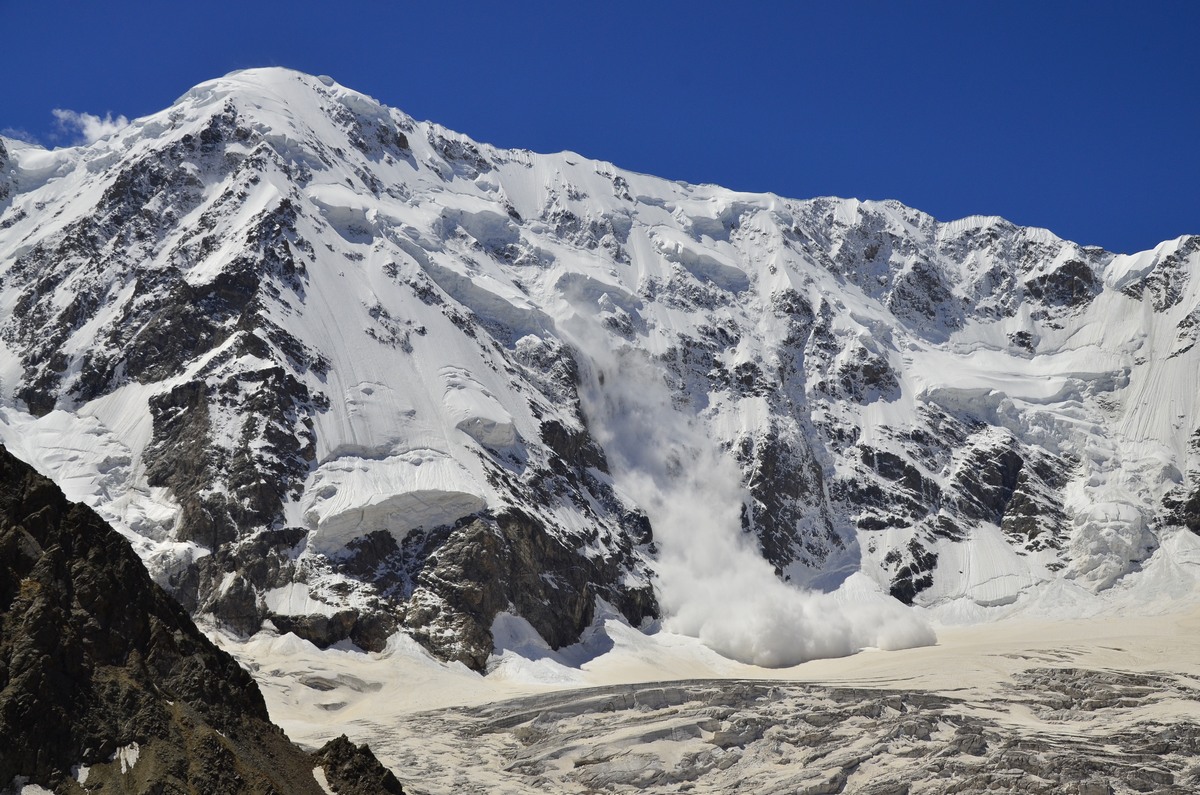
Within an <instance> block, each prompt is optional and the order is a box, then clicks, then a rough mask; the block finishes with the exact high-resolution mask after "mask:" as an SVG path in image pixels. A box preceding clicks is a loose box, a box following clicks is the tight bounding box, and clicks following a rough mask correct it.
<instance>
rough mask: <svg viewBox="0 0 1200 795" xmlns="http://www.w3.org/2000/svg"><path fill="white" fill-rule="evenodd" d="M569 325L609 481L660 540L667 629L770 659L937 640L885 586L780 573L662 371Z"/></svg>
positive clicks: (771, 662) (731, 652) (725, 461)
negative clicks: (831, 584)
mask: <svg viewBox="0 0 1200 795" xmlns="http://www.w3.org/2000/svg"><path fill="white" fill-rule="evenodd" d="M572 325H573V326H574V328H575V329H576V330H577V331H578V330H585V329H586V331H584V332H583V333H582V334H579V335H576V336H574V337H573V340H574V341H575V342H576V344H577V345H579V346H580V348H581V349H582V350H584V351H585V358H586V360H587V361H588V363H589V370H588V376H589V379H588V384H587V387H586V388H585V389H584V390H583V392H582V397H583V401H584V410H585V412H586V413H587V417H588V421H589V423H588V424H589V427H591V428H592V431H593V433H594V434H595V435H596V437H597V440H598V441H599V442H600V443H601V445H602V446H603V447H604V449H605V451H606V452H607V453H608V455H609V459H610V461H611V462H612V465H613V467H614V475H615V477H616V482H617V486H618V488H619V489H620V490H621V491H622V492H623V493H624V494H626V495H628V496H630V497H631V498H632V499H633V501H634V502H636V503H637V504H638V505H640V506H641V507H642V508H643V509H644V510H645V511H646V513H647V515H648V516H649V517H650V522H651V524H652V525H653V527H654V529H655V534H656V538H657V539H658V542H659V551H660V554H659V557H658V559H657V564H656V570H657V572H658V580H657V585H658V587H659V593H660V596H659V598H660V599H661V601H662V605H663V609H664V612H665V618H666V621H665V622H664V628H666V629H668V630H671V631H674V632H678V633H680V634H682V635H688V636H690V637H694V638H698V639H699V640H700V641H701V642H703V643H704V644H705V645H706V646H708V647H709V648H711V649H713V650H714V651H717V652H719V653H721V654H723V655H725V656H727V657H730V658H732V659H735V660H738V661H739V662H745V663H751V664H754V665H761V666H764V667H769V668H779V667H784V666H791V665H796V664H798V663H801V662H805V661H807V660H812V659H816V658H822V657H843V656H846V655H849V654H853V653H855V652H857V651H860V650H862V649H863V648H864V647H868V646H871V647H877V648H881V649H904V648H911V647H913V646H924V645H929V644H932V643H935V642H936V638H935V636H934V633H933V630H932V629H931V628H930V627H929V625H928V623H927V622H926V621H925V620H924V619H922V618H920V617H918V616H917V615H915V614H914V613H913V611H912V610H911V609H908V608H906V607H904V606H903V605H901V604H899V603H898V602H896V601H895V600H892V599H889V598H887V597H885V596H882V595H875V596H874V598H872V596H873V594H871V592H870V591H868V592H866V593H860V594H857V597H858V600H860V601H857V602H854V601H847V600H846V598H845V597H846V596H847V594H839V595H840V596H842V597H843V598H842V599H839V598H837V596H835V595H833V594H822V593H816V592H812V591H804V590H800V589H797V588H795V587H793V586H791V585H789V584H787V583H784V582H781V581H780V580H779V579H778V578H777V577H776V576H775V572H774V571H773V569H772V568H771V565H770V564H769V563H767V561H766V560H764V559H763V557H762V555H761V553H760V552H759V550H758V549H757V548H756V546H755V545H754V544H753V542H752V539H747V537H746V535H745V534H743V533H742V529H741V511H742V509H743V506H744V505H745V504H746V502H747V500H748V499H749V494H748V492H747V490H746V488H745V487H744V486H743V485H742V473H741V472H740V471H739V470H738V468H737V466H736V464H735V463H734V462H733V461H732V460H730V458H729V457H728V456H727V455H725V454H724V453H723V452H722V451H721V450H720V449H719V448H718V447H717V446H716V445H715V444H714V442H713V440H712V437H711V436H710V435H708V434H707V433H705V431H704V429H703V428H702V427H701V425H700V423H699V422H698V421H697V419H696V418H695V417H691V416H688V415H687V414H685V413H682V412H680V411H679V409H678V408H676V406H675V405H674V404H673V402H672V397H671V393H670V392H669V391H668V389H667V387H666V384H665V379H664V377H663V372H662V370H661V369H660V368H658V367H656V366H655V365H654V364H652V363H651V362H649V361H647V358H646V356H645V355H644V353H643V352H642V351H638V350H636V349H633V348H630V347H622V348H620V349H618V350H616V351H615V352H613V351H610V350H608V349H606V348H605V347H603V343H604V341H603V338H602V336H601V335H599V334H596V333H595V331H594V327H593V326H592V324H589V323H588V322H587V321H586V320H584V319H582V318H579V319H578V322H576V323H574V324H572ZM580 340H586V342H585V343H582V344H581V343H580Z"/></svg>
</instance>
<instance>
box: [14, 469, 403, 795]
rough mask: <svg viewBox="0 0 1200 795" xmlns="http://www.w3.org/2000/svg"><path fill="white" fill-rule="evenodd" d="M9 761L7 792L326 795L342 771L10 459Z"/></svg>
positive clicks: (134, 567)
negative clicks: (309, 747) (329, 765)
mask: <svg viewBox="0 0 1200 795" xmlns="http://www.w3.org/2000/svg"><path fill="white" fill-rule="evenodd" d="M0 749H3V752H2V753H0V787H5V786H9V787H14V786H16V785H19V784H20V783H22V782H24V783H36V784H38V785H41V786H43V787H49V788H51V789H53V790H54V791H55V792H83V791H85V789H84V787H83V786H82V784H83V783H86V791H89V792H139V793H140V792H147V793H148V792H155V793H190V792H222V793H312V795H320V793H321V792H322V789H321V787H320V786H319V785H318V784H317V782H316V779H314V778H313V768H314V766H315V764H317V763H318V762H324V760H326V758H338V759H340V758H341V757H329V756H328V755H326V756H321V757H319V758H318V759H314V757H312V756H309V755H308V754H306V753H305V752H303V751H301V750H300V749H299V748H297V747H296V746H295V745H293V744H292V743H291V742H290V741H289V740H288V738H287V736H286V735H285V734H284V733H283V731H282V730H281V729H279V728H278V727H277V726H275V725H274V724H272V723H271V722H270V718H269V716H268V715H267V709H266V704H265V702H264V701H263V697H262V694H261V693H260V692H259V690H258V686H257V685H256V684H255V683H254V680H253V679H252V678H251V677H250V674H248V673H247V672H246V671H245V670H243V669H242V668H241V667H239V666H238V664H237V663H236V662H235V661H234V660H233V658H232V657H230V656H229V655H228V654H226V653H224V652H222V651H221V650H219V649H218V648H217V647H216V646H214V645H213V644H212V642H210V641H209V640H208V639H207V638H206V637H205V636H204V635H203V634H202V633H201V632H200V630H199V629H197V628H196V626H195V624H193V623H192V621H191V619H190V618H189V617H188V615H187V613H186V612H185V611H184V610H183V608H182V607H180V606H179V605H178V604H177V603H175V602H174V601H173V600H172V599H171V598H170V597H169V596H167V594H166V593H165V592H164V591H163V590H162V589H161V588H159V587H158V586H157V585H155V584H154V583H153V582H152V581H151V579H150V577H149V575H148V574H147V573H146V570H145V568H144V567H143V565H142V562H141V561H140V560H139V559H138V557H137V555H136V554H134V552H133V550H132V548H131V547H130V546H129V544H128V543H127V542H126V541H125V540H124V539H123V538H121V536H120V535H118V534H117V533H116V532H115V531H114V530H112V529H111V528H110V527H108V526H107V525H106V524H105V523H104V522H103V521H102V520H101V519H100V517H98V516H97V515H96V514H95V513H94V512H93V511H92V510H91V509H90V508H88V507H86V506H84V505H81V504H78V503H71V502H69V501H68V500H67V499H66V498H65V497H64V496H63V493H62V492H61V491H60V490H59V489H58V487H57V486H55V485H54V484H53V483H51V482H50V481H49V480H47V479H46V478H44V477H42V476H41V475H39V474H37V473H36V472H34V471H33V470H32V469H31V468H30V467H28V466H27V465H25V464H24V463H22V462H21V461H19V460H17V459H16V458H15V457H13V456H12V455H11V454H9V453H8V452H7V451H6V450H4V449H3V448H0ZM372 763H373V765H374V767H371V764H372ZM353 766H354V767H355V768H356V769H370V770H375V769H376V768H379V763H378V762H377V761H375V760H374V758H373V757H371V756H370V754H369V752H368V751H366V750H365V748H360V749H357V750H356V751H355V755H354V757H353ZM379 769H381V768H379ZM373 775H374V774H373ZM339 780H340V779H339ZM391 780H392V781H394V778H393V779H391ZM335 787H336V785H335ZM338 791H339V792H365V791H366V790H364V789H362V788H361V786H359V787H358V788H350V789H339V790H338ZM376 791H385V792H399V791H400V790H399V789H398V785H397V788H396V789H382V790H376Z"/></svg>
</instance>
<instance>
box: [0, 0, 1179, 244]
mask: <svg viewBox="0 0 1200 795" xmlns="http://www.w3.org/2000/svg"><path fill="white" fill-rule="evenodd" d="M0 30H2V31H3V35H2V36H0V40H2V44H0V67H2V73H3V74H4V81H3V84H2V87H0V129H3V128H8V129H9V130H14V129H15V130H21V131H24V132H26V133H28V134H30V135H32V136H34V137H36V138H38V139H39V140H41V141H42V142H43V143H47V144H50V145H53V144H54V143H55V139H54V138H53V135H54V133H55V120H54V117H53V116H52V113H51V111H52V110H53V109H54V108H64V109H70V110H74V111H80V112H88V113H95V114H99V115H103V114H104V113H106V112H112V113H114V114H124V115H126V116H129V117H131V118H132V117H135V116H140V115H144V114H147V113H151V112H153V111H156V110H159V109H161V108H163V107H165V106H166V105H168V104H169V103H170V102H172V101H173V100H174V99H175V98H176V97H178V96H179V95H180V94H182V93H183V92H184V91H186V90H187V89H188V88H190V87H191V86H192V85H194V84H195V83H198V82H200V81H202V80H206V79H208V78H211V77H215V76H218V75H221V74H224V73H226V72H228V71H231V70H234V69H239V68H244V67H250V66H262V65H280V66H289V67H293V68H296V69H301V70H303V71H306V72H311V73H317V74H329V75H332V76H333V77H334V78H336V79H337V80H338V81H339V82H341V83H343V84H345V85H347V86H350V87H352V88H356V89H358V90H360V91H363V92H365V93H367V94H370V95H372V96H374V97H375V98H377V99H379V100H380V101H382V102H384V103H385V104H388V105H392V106H395V107H398V108H401V109H403V110H405V111H406V112H408V113H410V114H411V115H413V116H416V117H417V118H422V119H432V120H434V121H437V122H440V123H442V124H445V125H446V126H448V127H451V128H453V129H456V130H459V131H461V132H465V133H467V134H469V135H471V136H472V137H474V138H477V139H479V140H483V141H487V142H490V143H494V144H497V145H500V146H511V147H524V148H528V149H533V150H536V151H557V150H561V149H572V150H575V151H577V152H580V153H582V154H585V155H587V156H590V157H595V158H600V159H604V160H610V161H612V162H614V163H616V164H617V165H619V166H622V167H624V168H630V169H634V170H637V171H644V172H649V173H653V174H657V175H660V176H664V177H668V178H672V179H684V180H688V181H692V182H715V183H719V184H722V185H725V186H728V187H730V188H735V189H739V190H748V191H773V192H775V193H779V194H782V195H785V196H790V197H796V198H804V197H809V196H816V195H837V196H856V197H859V198H870V199H882V198H895V199H899V200H900V201H903V202H905V203H906V204H910V205H912V206H914V207H917V208H919V209H922V210H925V211H926V212H929V213H932V214H933V215H934V216H936V217H938V218H942V219H951V218H957V217H961V216H964V215H970V214H974V213H984V214H995V215H1003V216H1005V217H1007V218H1009V219H1010V220H1012V221H1015V222H1017V223H1021V224H1029V225H1036V226H1045V227H1048V228H1050V229H1051V230H1053V231H1054V232H1056V233H1057V234H1059V235H1061V236H1063V237H1066V238H1069V239H1072V240H1076V241H1078V242H1080V243H1085V244H1095V245H1102V246H1104V247H1106V248H1109V249H1111V250H1115V251H1135V250H1140V249H1144V248H1149V247H1151V246H1153V245H1154V244H1155V243H1157V242H1159V241H1160V240H1163V239H1167V238H1172V237H1176V236H1178V235H1181V234H1194V233H1200V3H1197V2H1142V3H1135V2H1124V3H1110V2H1088V3H1085V2H1075V3H1055V2H1048V1H1047V2H1016V1H1015V0H1012V1H1009V2H976V1H975V0H961V1H960V2H946V3H941V2H939V3H934V2H824V1H822V2H817V1H816V0H812V1H811V2H810V1H809V0H795V1H794V2H760V3H746V4H741V5H739V4H735V3H729V2H720V3H717V2H707V0H691V1H690V2H654V0H641V1H640V2H625V0H612V1H610V2H603V3H569V2H562V1H561V0H558V2H527V3H516V2H514V3H505V2H475V1H474V0H460V1H459V2H454V3H440V2H425V3H419V4H418V3H411V2H349V3H341V4H335V3H328V2H326V3H314V2H308V1H307V0H294V1H293V2H287V3H284V2H260V3H253V2H227V1H226V0H206V1H205V2H197V3H193V2H189V3H179V2H174V0H168V2H161V0H160V2H127V1H125V0H110V2H104V3H98V2H84V1H83V0H77V1H76V2H58V1H57V0H39V1H38V2H27V1H26V0H0ZM59 142H60V143H62V142H64V139H59Z"/></svg>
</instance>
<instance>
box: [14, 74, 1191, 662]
mask: <svg viewBox="0 0 1200 795" xmlns="http://www.w3.org/2000/svg"><path fill="white" fill-rule="evenodd" d="M0 146H3V147H4V148H2V149H0V319H2V322H3V326H2V329H0V400H2V403H0V440H2V441H3V442H4V443H5V444H7V445H8V446H9V447H10V449H12V450H13V451H14V452H16V453H17V454H18V455H21V456H22V457H24V458H25V459H26V460H29V461H31V462H33V463H34V464H35V465H36V466H38V467H39V468H40V469H41V470H42V471H43V472H45V473H47V474H49V475H50V476H52V477H53V478H54V479H55V480H56V482H58V483H59V484H61V485H62V486H63V487H64V489H65V490H66V491H67V493H68V495H69V496H71V497H73V498H75V499H82V500H85V501H86V502H88V503H89V504H90V505H92V506H93V507H95V508H96V509H97V510H98V511H99V512H100V513H101V514H102V515H103V516H105V517H106V518H107V519H109V520H110V521H112V522H113V523H114V525H115V526H116V527H118V528H120V529H121V530H122V531H123V532H124V533H125V534H126V536H127V537H128V538H130V539H131V540H133V541H134V543H135V547H136V548H137V549H138V551H139V553H140V554H141V555H142V557H143V559H144V560H145V561H146V562H147V565H148V566H149V568H150V570H151V572H152V573H153V574H154V575H155V577H156V578H157V579H158V580H159V581H160V582H161V583H162V584H164V585H166V586H167V587H168V588H170V589H171V590H172V591H173V592H174V593H175V594H176V595H177V597H178V598H179V599H180V600H181V601H182V602H183V603H184V604H185V605H186V606H187V607H188V608H189V609H191V610H193V611H195V612H197V613H200V614H211V615H212V616H213V617H215V619H216V620H218V621H220V622H221V623H223V624H224V625H226V626H227V627H229V628H231V629H234V630H236V631H239V632H242V633H252V632H254V631H255V630H257V629H258V628H259V627H260V626H262V625H263V622H264V621H270V622H272V623H273V624H274V626H275V627H276V628H278V629H280V630H291V631H295V632H296V633H297V634H300V635H302V636H304V637H307V638H310V639H312V640H314V641H315V642H317V643H319V644H322V645H327V644H331V643H335V642H337V641H339V640H343V639H346V638H349V639H351V640H353V641H354V642H355V643H357V644H358V645H359V646H361V647H363V648H368V649H379V648H382V646H383V644H384V641H385V640H386V638H387V637H388V636H389V635H391V634H392V633H393V632H394V631H396V630H397V629H404V630H406V631H407V632H409V633H410V634H412V635H413V636H414V637H416V638H417V639H418V640H419V641H421V642H422V643H423V644H424V645H426V646H427V647H428V648H429V649H431V650H432V651H434V652H435V653H436V654H438V655H440V656H442V657H444V658H447V659H457V660H460V661H463V662H465V663H467V664H468V665H470V666H472V667H476V668H481V667H483V666H484V665H485V664H486V661H487V658H488V655H489V654H490V653H491V651H492V646H493V628H494V627H495V626H496V624H495V622H496V621H497V618H498V617H501V618H502V621H503V622H504V623H505V626H509V625H510V624H511V622H512V621H514V620H516V621H518V622H521V621H523V622H527V623H528V624H529V625H531V626H532V627H533V628H534V629H536V630H537V632H538V633H539V634H540V635H541V637H542V638H543V639H544V640H545V641H546V642H547V643H549V644H550V645H551V646H554V647H556V648H557V647H561V646H564V645H568V644H570V643H572V642H574V641H576V640H577V639H578V638H579V637H580V634H581V633H582V632H583V631H584V629H585V628H587V627H588V626H589V624H591V623H592V621H593V618H594V616H596V615H597V613H598V612H600V611H603V610H608V609H609V607H611V608H613V609H615V611H617V612H619V613H620V614H621V615H623V616H624V618H625V620H627V621H629V622H630V623H631V624H634V625H638V624H640V623H641V622H643V621H646V620H648V619H651V618H655V617H659V616H661V615H664V614H665V617H667V618H669V619H671V620H672V621H675V622H676V626H678V627H679V628H680V629H682V630H683V631H685V632H687V633H688V634H694V635H696V636H698V637H701V638H702V639H705V640H706V642H709V643H710V644H711V645H713V646H714V648H718V649H719V650H721V651H723V652H725V653H728V654H730V655H732V656H737V657H741V658H744V659H749V660H753V661H756V662H764V663H770V664H780V663H786V662H794V661H796V660H798V659H805V658H808V657H812V656H819V655H825V654H843V653H847V652H849V651H853V650H855V649H857V648H860V647H862V646H868V645H872V646H901V645H909V644H912V643H917V642H923V641H924V640H927V639H928V633H927V631H926V630H924V628H923V627H922V626H921V625H920V622H919V621H918V620H916V619H914V618H913V616H912V615H910V613H909V612H908V611H906V610H905V609H903V608H901V607H900V606H899V605H898V603H897V602H896V601H895V600H900V601H902V602H906V603H910V604H916V605H919V606H922V607H925V608H929V609H930V610H931V611H932V612H933V614H934V615H937V616H940V617H943V618H950V617H953V618H958V619H962V618H966V619H976V618H981V617H984V616H986V615H987V613H988V610H989V609H994V608H996V607H997V606H1002V605H1009V604H1014V603H1018V604H1019V603H1020V602H1022V601H1023V600H1030V599H1032V598H1033V595H1035V594H1038V593H1043V592H1048V589H1050V590H1052V591H1053V593H1054V594H1055V595H1056V597H1055V598H1058V599H1063V600H1068V601H1070V600H1081V599H1086V598H1089V594H1092V593H1096V592H1105V591H1107V590H1111V589H1112V588H1113V587H1114V586H1115V585H1117V584H1119V583H1121V582H1123V581H1126V580H1127V578H1128V577H1129V575H1131V574H1133V575H1134V576H1137V574H1136V573H1137V572H1139V571H1140V570H1141V569H1142V568H1143V567H1144V566H1145V565H1146V563H1147V561H1149V560H1151V559H1152V558H1153V557H1154V556H1158V557H1159V558H1164V557H1165V558H1167V559H1168V561H1167V562H1168V563H1169V558H1170V556H1171V555H1172V554H1174V553H1173V552H1172V550H1173V549H1176V548H1179V547H1180V544H1183V545H1184V546H1186V545H1187V543H1189V542H1187V541H1186V539H1190V538H1191V535H1190V534H1188V531H1189V530H1190V531H1192V532H1193V533H1195V532H1200V432H1198V430H1197V428H1198V426H1200V416H1198V414H1197V400H1198V398H1197V394H1198V391H1200V390H1198V388H1197V386H1198V384H1197V381H1198V378H1197V374H1198V373H1200V369H1198V368H1200V350H1197V349H1196V348H1195V347H1194V346H1195V343H1196V340H1197V336H1198V335H1200V279H1197V278H1195V276H1196V274H1197V272H1198V270H1200V237H1183V238H1179V239H1177V240H1173V241H1169V242H1166V243H1163V244H1161V245H1160V246H1158V247H1157V248H1156V249H1154V250H1153V251H1148V252H1143V253H1141V254H1137V255H1133V256H1126V255H1114V254H1111V253H1108V252H1105V251H1103V250H1101V249H1097V248H1090V247H1082V246H1079V245H1076V244H1074V243H1070V242H1067V241H1063V240H1060V239H1058V238H1057V237H1055V236H1054V235H1053V234H1051V233H1049V232H1047V231H1046V230H1042V229H1031V228H1021V227H1017V226H1014V225H1012V224H1010V223H1008V222H1006V221H1004V220H1003V219H1000V218H982V217H972V218H967V219H962V220H959V221H954V222H950V223H942V222H939V221H937V220H935V219H933V218H931V217H929V216H928V215H925V214H923V213H921V212H918V211H916V210H913V209H910V208H907V207H905V206H903V205H900V204H898V203H895V202H860V201H855V200H842V199H829V198H821V199H813V200H805V201H800V200H791V199H784V198H780V197H778V196H774V195H762V194H745V193H735V192H732V191H728V190H725V189H722V188H719V187H716V186H710V185H700V186H696V185H687V184H683V183H677V182H670V181H666V180H662V179H658V178H655V177H650V176H645V175H641V174H635V173H631V172H626V171H622V170H621V169H619V168H617V167H615V166H613V165H612V164H609V163H603V162H597V161H593V160H589V159H587V158H584V157H581V156H579V155H576V154H573V153H569V152H568V153H561V154H556V155H540V154H534V153H531V152H528V151H523V150H500V149H496V148H493V147H490V146H487V145H484V144H479V143H476V142H474V141H472V140H470V139H468V138H466V137H465V136H463V135H460V134H458V133H454V132H451V131H449V130H446V129H444V128H442V127H440V126H438V125H436V124H431V123H426V122H417V121H415V120H413V119H411V118H409V117H408V116H406V115H404V114H403V113H401V112H399V111H396V110H393V109H389V108H387V107H384V106H382V105H380V104H378V103H377V102H375V101H374V100H372V99H370V98H368V97H366V96H364V95H362V94H359V93H357V92H354V91H352V90H349V89H347V88H344V87H342V86H340V85H338V84H337V83H335V82H334V81H332V80H330V79H329V78H325V77H319V78H318V77H309V76H306V75H302V74H299V73H296V72H291V71H287V70H282V69H261V70H251V71H246V72H239V73H234V74H231V75H229V76H226V77H224V78H221V79H218V80H214V81H210V82H207V83H204V84H202V85H200V86H198V87H196V88H194V89H192V90H191V91H190V92H188V93H187V94H185V95H184V96H183V97H182V98H180V100H179V101H178V102H176V103H175V104H174V105H173V106H171V107H170V108H168V109H166V110H164V111H162V112H161V113H158V114H155V115H153V116H149V117H146V118H143V119H139V120H137V121H135V122H134V123H133V124H131V125H130V126H129V127H127V128H125V129H124V130H122V131H120V132H118V133H115V134H113V135H110V136H109V137H107V138H104V139H102V140H100V141H97V142H96V143H94V144H91V145H89V146H86V147H78V148H71V149H57V150H53V151H47V150H44V149H40V148H37V147H33V146H29V145H26V144H21V143H18V142H14V141H9V140H7V139H4V140H0ZM1180 539H1183V541H1181V540H1180ZM1189 548H1190V547H1189ZM764 561H765V562H764ZM785 581H786V582H788V583H790V584H789V585H786V586H785V585H783V584H781V583H783V582H785ZM793 586H801V587H805V588H815V589H817V590H820V591H833V590H834V589H837V594H835V596H833V597H812V598H810V597H801V596H796V594H798V591H797V589H796V588H795V587H793ZM852 595H856V596H852ZM886 595H890V597H889V596H886ZM891 597H895V599H892V598H891ZM848 603H850V604H848ZM513 617H516V618H515V619H514V618H513Z"/></svg>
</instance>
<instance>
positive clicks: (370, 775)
mask: <svg viewBox="0 0 1200 795" xmlns="http://www.w3.org/2000/svg"><path fill="white" fill-rule="evenodd" d="M313 756H314V757H315V758H316V759H317V761H318V762H320V763H321V766H322V767H323V768H324V769H325V776H326V779H327V780H328V781H329V784H330V786H331V787H332V788H333V790H334V791H335V792H337V793H339V795H384V793H388V794H389V795H404V788H403V787H401V786H400V782H399V781H397V780H396V776H395V774H394V773H392V771H390V770H388V769H387V768H386V767H384V766H383V765H381V764H379V760H378V759H376V758H375V755H374V754H373V753H371V749H369V748H367V746H365V745H354V743H352V742H350V740H349V739H348V738H347V737H346V735H344V734H343V735H342V736H341V737H335V738H334V739H332V740H330V741H329V742H328V743H326V744H325V745H324V746H323V747H322V748H321V750H319V751H317V752H316V753H315V754H313Z"/></svg>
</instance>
